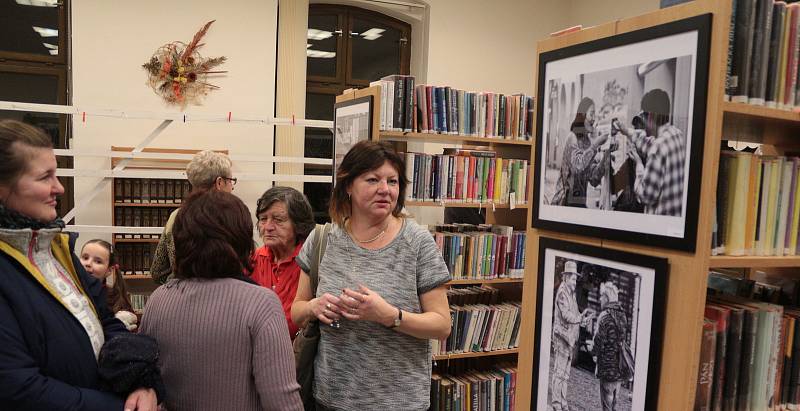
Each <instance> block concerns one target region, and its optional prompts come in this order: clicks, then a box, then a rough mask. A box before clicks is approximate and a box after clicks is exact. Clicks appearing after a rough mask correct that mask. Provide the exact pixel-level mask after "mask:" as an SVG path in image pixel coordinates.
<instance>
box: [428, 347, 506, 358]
mask: <svg viewBox="0 0 800 411" xmlns="http://www.w3.org/2000/svg"><path fill="white" fill-rule="evenodd" d="M518 353H519V348H509V349H507V350H496V351H478V352H463V353H458V354H441V355H434V356H433V360H434V361H446V360H456V359H461V358H478V357H494V356H498V355H509V354H518Z"/></svg>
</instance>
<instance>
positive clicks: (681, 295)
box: [516, 0, 800, 411]
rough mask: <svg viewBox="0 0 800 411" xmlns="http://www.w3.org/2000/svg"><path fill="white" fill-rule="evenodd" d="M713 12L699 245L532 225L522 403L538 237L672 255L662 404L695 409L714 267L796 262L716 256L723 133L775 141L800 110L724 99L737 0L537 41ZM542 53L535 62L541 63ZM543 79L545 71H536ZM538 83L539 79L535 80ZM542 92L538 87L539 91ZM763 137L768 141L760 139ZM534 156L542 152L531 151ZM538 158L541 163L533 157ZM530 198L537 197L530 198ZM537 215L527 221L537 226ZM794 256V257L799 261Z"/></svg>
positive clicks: (559, 43) (591, 36) (586, 37)
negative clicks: (677, 247)
mask: <svg viewBox="0 0 800 411" xmlns="http://www.w3.org/2000/svg"><path fill="white" fill-rule="evenodd" d="M707 13H711V14H712V15H713V17H712V26H711V42H710V47H709V53H710V54H709V72H708V93H707V101H706V125H705V136H704V139H703V140H701V141H702V144H703V158H702V174H701V176H700V201H699V210H698V231H697V238H696V244H695V246H696V247H695V249H696V251H695V252H693V253H690V252H685V251H674V250H668V249H661V248H655V247H649V246H643V245H640V244H635V243H626V242H620V241H609V240H601V239H599V238H592V237H586V236H580V235H575V234H566V233H557V232H553V231H548V230H539V229H533V228H531V229H529V230H528V241H527V252H526V259H527V260H526V261H527V263H526V271H525V284H524V287H523V298H522V309H523V312H524V313H525V316H524V319H525V321H524V322H523V323H522V329H521V330H520V333H521V337H522V340H521V341H520V347H519V357H518V358H519V363H518V372H519V374H518V379H517V392H516V393H517V407H518V408H519V409H530V408H531V404H532V398H531V395H532V389H531V388H532V383H533V380H532V379H533V365H534V363H535V361H538V358H535V356H536V353H535V351H534V346H535V345H534V344H535V341H534V327H535V321H539V316H538V313H536V294H537V284H536V282H537V272H536V270H537V263H538V259H539V255H538V253H539V237H540V236H547V237H550V238H555V239H561V240H568V241H572V242H578V243H584V244H589V245H593V246H596V247H602V248H607V249H616V250H623V251H628V252H634V253H638V254H644V255H651V256H656V257H662V258H666V259H667V260H668V261H669V279H668V286H667V299H666V307H664V313H665V318H664V329H663V337H662V341H661V342H658V341H654V343H656V344H658V343H660V344H661V348H662V350H661V361H660V369H659V374H660V375H659V379H658V405H657V409H658V410H669V411H673V410H691V409H693V407H694V400H695V386H696V383H697V371H698V363H699V358H700V341H701V334H702V325H703V312H704V306H705V302H706V286H707V281H708V271H709V268H710V267H722V266H729V265H733V266H740V265H750V264H753V265H756V264H757V265H759V266H762V265H765V264H766V265H775V266H777V265H780V266H786V265H790V264H792V265H793V264H795V263H796V262H798V261H800V259H787V258H786V257H775V258H761V257H758V258H752V257H746V258H741V259H739V258H736V259H734V258H733V257H726V256H714V257H712V256H711V252H710V244H711V234H712V225H713V218H714V217H713V216H714V208H715V201H716V198H715V197H716V187H717V174H718V169H719V158H720V146H721V143H722V136H723V135H725V136H726V138H730V139H733V137H729V136H735V135H738V134H741V133H742V130H743V129H746V128H751V129H758V130H761V131H762V132H761V133H759V134H760V135H762V136H763V137H762V139H763V140H765V141H767V142H770V143H774V142H779V141H785V139H786V138H787V137H789V136H787V135H786V131H787V130H797V129H800V127H798V125H799V124H798V120H800V116H798V114H797V113H793V112H789V111H780V110H770V109H766V108H762V107H751V106H745V105H742V104H734V103H728V102H725V101H724V100H725V98H724V90H725V89H724V86H725V72H726V65H727V56H728V34H729V25H730V20H731V2H730V1H729V0H728V1H725V0H695V1H691V2H688V3H684V4H680V5H676V6H672V7H668V8H665V9H661V10H658V11H655V12H652V13H649V14H645V15H641V16H637V17H632V18H628V19H623V20H618V21H614V22H610V23H606V24H602V25H599V26H595V27H590V28H587V29H585V30H581V31H578V32H574V33H570V34H566V35H563V36H558V37H553V38H549V39H545V40H542V41H540V42H539V43H538V44H537V48H538V51H537V56H538V55H539V54H541V53H545V52H549V51H554V50H558V49H561V48H564V47H569V46H573V45H577V44H582V43H586V42H590V41H593V40H596V39H600V38H606V37H611V36H615V35H618V34H622V33H629V32H632V31H636V30H639V29H644V28H648V27H653V26H657V25H660V24H665V23H669V22H672V21H676V20H681V19H685V18H689V17H693V16H699V15H703V14H707ZM538 60H539V58H538V57H537V63H536V65H535V66H534V70H538V66H539V65H538ZM534 79H538V75H537V76H534ZM534 87H537V88H538V81H536V83H535V84H534ZM536 95H538V93H534V96H536ZM756 142H764V141H756ZM532 158H535V156H532ZM534 166H535V165H534ZM531 201H536V199H534V198H531ZM530 223H531V220H530V217H529V221H528V227H530ZM792 260H794V261H792Z"/></svg>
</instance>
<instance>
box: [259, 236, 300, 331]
mask: <svg viewBox="0 0 800 411" xmlns="http://www.w3.org/2000/svg"><path fill="white" fill-rule="evenodd" d="M302 247H303V243H302V242H301V243H300V244H298V245H297V247H295V249H294V252H293V253H292V258H290V259H288V260H286V261H284V262H281V263H278V264H275V261H274V260H275V259H274V258H273V256H272V252H271V251H270V249H269V248H268V247H267V246H263V247H261V248H259V249H258V250H256V251H255V253H254V254H253V275H252V278H253V280H254V281H255V282H257V283H258V284H259V285H261V286H262V287H266V288H270V289H272V291H275V294H278V298H279V299H280V300H281V305H282V306H283V313H284V314H285V315H286V324H288V326H289V335H290V336H291V337H292V339H294V336H295V334H297V331H298V330H299V329H298V328H297V326H296V325H294V323H293V322H292V302H293V301H294V296H295V294H297V282H298V280H299V279H300V266H298V265H297V263H296V262H295V261H294V258H295V257H296V256H297V253H299V252H300V249H301V248H302Z"/></svg>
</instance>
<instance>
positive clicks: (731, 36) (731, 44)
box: [725, 0, 741, 100]
mask: <svg viewBox="0 0 800 411" xmlns="http://www.w3.org/2000/svg"><path fill="white" fill-rule="evenodd" d="M739 1H741V0H732V2H731V21H730V30H728V61H727V65H726V67H725V99H726V100H730V98H731V96H732V95H734V94H735V93H736V85H737V84H736V83H737V81H738V78H737V77H734V71H733V64H734V63H733V62H734V60H735V59H736V56H735V54H736V47H735V44H736V11H737V10H736V9H737V7H738V2H739Z"/></svg>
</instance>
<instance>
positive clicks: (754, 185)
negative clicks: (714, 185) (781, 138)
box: [712, 151, 800, 256]
mask: <svg viewBox="0 0 800 411" xmlns="http://www.w3.org/2000/svg"><path fill="white" fill-rule="evenodd" d="M722 154H723V155H722V156H721V157H720V170H719V184H718V190H717V208H716V213H717V215H716V222H715V229H714V235H713V237H712V254H726V255H734V256H740V255H759V256H762V255H763V256H783V255H796V254H797V247H798V241H797V240H798V228H799V227H798V226H799V224H800V190H798V188H800V186H798V185H799V184H800V178H798V172H799V171H800V158H790V157H782V156H780V157H770V156H761V155H754V154H751V153H744V152H730V151H724V152H723V153H722Z"/></svg>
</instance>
